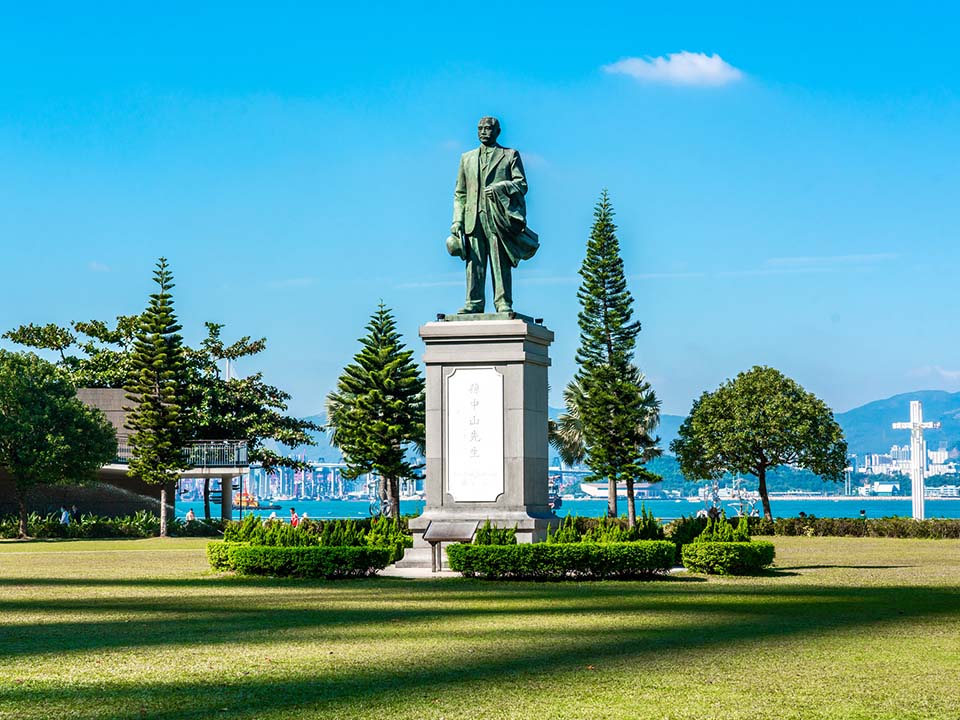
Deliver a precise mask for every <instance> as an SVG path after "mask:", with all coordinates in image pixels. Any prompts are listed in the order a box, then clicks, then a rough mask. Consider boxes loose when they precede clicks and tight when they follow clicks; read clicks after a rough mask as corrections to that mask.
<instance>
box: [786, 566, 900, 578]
mask: <svg viewBox="0 0 960 720" xmlns="http://www.w3.org/2000/svg"><path fill="white" fill-rule="evenodd" d="M914 567H918V566H917V565H842V564H832V565H787V566H785V567H782V568H780V569H782V570H833V569H842V570H904V569H907V568H914ZM792 574H793V575H796V574H797V573H792Z"/></svg>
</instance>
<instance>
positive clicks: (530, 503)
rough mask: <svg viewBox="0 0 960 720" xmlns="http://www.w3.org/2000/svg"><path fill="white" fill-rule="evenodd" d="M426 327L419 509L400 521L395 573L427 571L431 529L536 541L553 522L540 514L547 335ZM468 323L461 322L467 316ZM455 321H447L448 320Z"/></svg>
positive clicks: (495, 327) (485, 319) (505, 323)
mask: <svg viewBox="0 0 960 720" xmlns="http://www.w3.org/2000/svg"><path fill="white" fill-rule="evenodd" d="M447 317H448V318H451V319H448V320H444V321H440V322H432V323H427V324H426V325H424V326H423V327H421V328H420V337H421V338H423V341H424V343H425V344H426V352H425V354H424V361H425V363H426V366H427V378H426V385H427V389H426V456H427V457H426V460H427V467H426V483H425V485H426V488H425V489H426V506H425V508H424V511H423V514H422V515H421V516H420V517H417V518H414V519H413V520H411V521H410V528H411V530H412V531H413V538H414V547H413V549H412V550H410V551H408V552H407V554H406V555H405V556H404V559H403V560H401V561H400V563H398V565H399V566H407V567H409V566H412V565H417V566H421V565H423V564H424V563H426V566H427V567H429V560H430V554H429V547H428V544H427V542H426V540H424V538H423V533H424V532H425V531H426V529H427V528H428V527H429V526H430V523H431V522H453V521H456V522H467V523H469V522H470V521H476V522H478V523H480V524H483V523H484V522H485V521H486V520H490V522H491V523H492V524H494V525H496V526H498V527H511V528H512V527H516V529H517V541H518V542H536V541H540V540H543V539H544V538H545V537H546V532H547V528H548V527H549V526H550V525H552V524H553V525H555V524H557V523H558V522H559V521H558V519H557V518H556V516H555V515H554V514H553V512H552V510H551V509H550V507H549V497H548V480H547V471H548V470H547V469H548V464H549V459H548V455H547V452H548V449H547V417H548V415H547V413H548V410H547V368H548V367H549V366H550V358H549V356H548V353H547V349H548V347H549V345H550V343H551V342H552V341H553V332H551V331H550V330H548V329H547V328H545V327H543V326H542V325H539V324H537V323H535V322H533V321H532V320H524V319H516V317H515V316H512V315H507V314H503V315H500V314H488V315H482V316H473V318H477V319H462V318H461V317H457V316H447ZM467 317H470V316H467ZM453 318H455V319H453Z"/></svg>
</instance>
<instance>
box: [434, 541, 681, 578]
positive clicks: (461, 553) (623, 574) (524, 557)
mask: <svg viewBox="0 0 960 720" xmlns="http://www.w3.org/2000/svg"><path fill="white" fill-rule="evenodd" d="M673 554H674V549H673V543H670V542H667V541H665V540H641V541H634V542H625V543H587V542H580V543H549V544H548V543H534V544H523V545H466V544H455V545H450V546H449V547H448V548H447V557H448V558H449V559H450V567H451V568H452V569H453V570H456V571H458V572H461V573H463V574H464V575H466V576H468V577H481V578H485V579H488V580H506V579H533V580H562V579H565V578H576V579H602V578H636V577H639V578H643V577H651V576H653V575H655V574H657V573H664V572H667V571H668V570H669V569H670V567H671V566H672V565H673Z"/></svg>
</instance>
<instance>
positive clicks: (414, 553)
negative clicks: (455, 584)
mask: <svg viewBox="0 0 960 720" xmlns="http://www.w3.org/2000/svg"><path fill="white" fill-rule="evenodd" d="M430 552H431V549H430V547H414V548H407V549H406V552H404V553H403V557H402V558H400V559H399V560H397V562H396V563H395V565H396V567H398V568H426V569H427V570H429V569H430V568H431V565H430ZM442 557H443V568H442V569H443V570H449V569H450V565H449V564H448V562H447V553H446V552H444V553H443V555H442Z"/></svg>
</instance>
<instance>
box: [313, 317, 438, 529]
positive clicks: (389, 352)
mask: <svg viewBox="0 0 960 720" xmlns="http://www.w3.org/2000/svg"><path fill="white" fill-rule="evenodd" d="M366 329H367V335H366V336H365V337H363V338H361V339H360V344H361V345H362V347H361V349H360V352H358V353H357V354H356V355H355V356H354V358H353V362H352V363H351V364H349V365H347V367H345V368H344V369H343V374H342V375H341V376H340V379H339V380H338V382H337V389H336V391H334V392H332V393H331V394H330V395H329V397H328V398H327V427H328V428H329V429H330V430H332V433H331V442H332V443H333V445H335V446H336V447H338V448H340V450H341V451H342V452H343V456H344V462H345V463H346V465H347V470H346V471H345V472H344V473H343V474H344V476H345V477H348V478H355V477H359V476H360V475H363V474H365V473H369V472H374V473H377V474H378V475H379V476H380V487H379V489H378V490H379V494H380V498H381V501H382V502H383V505H384V507H385V508H387V512H388V514H389V515H390V516H391V517H400V479H401V478H413V477H416V476H417V471H418V467H416V466H414V465H413V464H411V463H410V462H409V461H408V460H407V452H408V449H409V447H410V446H411V445H413V446H414V447H416V448H417V449H418V450H419V451H420V452H423V447H424V417H425V416H424V382H423V377H422V376H421V375H420V370H419V368H418V367H417V365H416V363H415V362H414V361H413V352H412V351H411V350H407V349H406V348H405V346H404V345H403V343H402V342H401V339H400V335H399V333H398V332H397V326H396V323H395V322H394V319H393V315H392V314H391V313H390V310H388V309H387V308H386V307H385V306H384V304H383V303H382V302H381V303H380V306H379V307H378V309H377V311H376V312H375V313H374V314H373V315H372V316H371V318H370V322H369V323H368V324H367V326H366Z"/></svg>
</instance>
